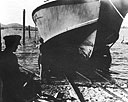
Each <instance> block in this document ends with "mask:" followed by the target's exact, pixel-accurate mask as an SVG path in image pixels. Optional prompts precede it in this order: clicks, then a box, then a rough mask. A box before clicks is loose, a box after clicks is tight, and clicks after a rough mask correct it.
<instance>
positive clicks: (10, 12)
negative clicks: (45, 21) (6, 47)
mask: <svg viewBox="0 0 128 102" xmlns="http://www.w3.org/2000/svg"><path fill="white" fill-rule="evenodd" d="M43 3H44V0H1V2H0V23H2V24H9V23H20V24H22V22H23V21H22V18H23V9H25V10H26V25H32V26H34V22H33V20H32V11H33V10H34V9H35V8H36V7H38V6H40V5H42V4H43ZM127 18H128V17H127ZM124 24H125V25H128V19H127V20H126V23H124Z"/></svg>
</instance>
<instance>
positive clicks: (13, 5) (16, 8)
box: [0, 0, 44, 25]
mask: <svg viewBox="0 0 128 102" xmlns="http://www.w3.org/2000/svg"><path fill="white" fill-rule="evenodd" d="M43 1H44V0H1V1H0V23H2V24H9V23H20V24H22V22H23V21H22V18H23V9H25V10H26V25H34V23H33V21H32V11H33V10H34V9H35V8H36V7H38V6H40V5H42V4H43Z"/></svg>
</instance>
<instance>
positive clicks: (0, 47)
mask: <svg viewBox="0 0 128 102" xmlns="http://www.w3.org/2000/svg"><path fill="white" fill-rule="evenodd" d="M1 50H2V43H1V23H0V51H1Z"/></svg>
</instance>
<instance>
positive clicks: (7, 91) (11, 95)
mask: <svg viewBox="0 0 128 102" xmlns="http://www.w3.org/2000/svg"><path fill="white" fill-rule="evenodd" d="M3 39H4V40H5V45H6V48H5V50H4V51H2V52H1V53H0V56H1V58H0V71H1V73H0V74H1V75H0V77H1V78H2V81H3V92H2V97H3V102H24V101H23V98H22V95H21V90H22V89H21V88H22V84H23V83H22V81H21V80H22V78H21V72H20V70H19V64H18V59H17V56H16V55H15V54H14V52H16V50H17V48H18V45H20V40H21V36H19V35H9V36H5V37H4V38H3Z"/></svg>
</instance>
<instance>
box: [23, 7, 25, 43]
mask: <svg viewBox="0 0 128 102" xmlns="http://www.w3.org/2000/svg"><path fill="white" fill-rule="evenodd" d="M23 45H25V9H24V10H23Z"/></svg>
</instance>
